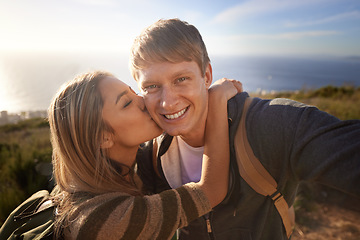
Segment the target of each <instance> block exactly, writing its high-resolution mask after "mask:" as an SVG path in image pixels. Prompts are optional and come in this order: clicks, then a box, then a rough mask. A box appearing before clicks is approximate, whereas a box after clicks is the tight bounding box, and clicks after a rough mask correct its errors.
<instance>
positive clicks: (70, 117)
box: [48, 71, 141, 232]
mask: <svg viewBox="0 0 360 240" xmlns="http://www.w3.org/2000/svg"><path fill="white" fill-rule="evenodd" d="M111 76H112V75H111V74H110V73H107V72H100V71H96V72H92V73H86V74H83V75H80V76H78V77H76V78H75V79H74V80H73V81H71V82H69V83H67V84H66V85H64V86H63V87H62V88H61V89H60V90H59V92H58V93H57V94H56V95H55V97H54V99H53V101H52V102H51V104H50V107H49V109H48V118H49V124H50V132H51V143H52V147H53V159H52V163H53V168H54V176H55V180H56V183H57V188H59V191H60V193H59V194H58V195H57V196H55V197H54V199H55V201H58V202H59V207H58V216H57V222H56V224H55V226H56V229H57V230H56V232H58V231H59V229H60V228H61V225H62V224H65V222H66V220H67V216H68V213H69V212H70V211H73V210H74V205H75V204H76V203H78V202H79V201H82V199H84V198H86V197H88V196H93V195H96V194H101V193H106V192H115V191H121V192H125V193H128V194H131V195H141V192H140V190H139V188H138V187H137V186H136V184H135V181H134V180H133V179H134V178H133V172H134V171H133V168H130V169H129V168H128V167H127V168H128V169H127V170H128V173H130V174H127V175H122V173H121V172H122V170H123V169H124V167H126V166H124V165H119V164H115V163H114V162H113V161H112V160H111V159H109V158H108V157H107V153H106V152H104V151H103V150H102V149H101V147H100V146H101V142H102V140H103V133H104V131H109V132H112V131H113V130H112V129H111V128H110V127H109V126H108V125H107V124H106V122H105V121H104V120H103V118H102V108H103V100H102V97H101V93H100V91H99V88H98V85H99V82H100V81H101V80H102V79H104V78H106V77H111Z"/></svg>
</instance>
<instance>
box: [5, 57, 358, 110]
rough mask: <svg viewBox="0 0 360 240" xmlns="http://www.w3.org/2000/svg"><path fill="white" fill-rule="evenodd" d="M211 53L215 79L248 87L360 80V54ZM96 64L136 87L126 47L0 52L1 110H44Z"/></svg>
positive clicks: (284, 87)
mask: <svg viewBox="0 0 360 240" xmlns="http://www.w3.org/2000/svg"><path fill="white" fill-rule="evenodd" d="M210 57H211V62H212V67H213V77H214V81H215V80H216V79H219V78H222V77H227V78H233V79H237V80H240V81H241V82H242V83H243V87H244V90H245V91H248V92H258V91H268V92H269V91H284V90H286V91H287V90H291V91H293V90H299V89H302V88H319V87H322V86H326V85H335V86H342V85H353V86H360V58H359V57H348V58H340V57H337V58H336V57H270V56H262V57H261V56H241V57H234V56H231V57H229V56H227V57H225V56H210ZM97 69H100V70H106V71H109V72H111V73H113V74H115V76H116V77H118V78H119V79H121V80H123V81H124V82H126V83H127V84H129V85H130V86H131V87H132V88H133V89H134V90H135V91H138V89H137V86H136V82H135V81H134V80H133V79H132V77H131V75H130V72H129V70H128V55H127V54H126V53H125V54H124V53H107V54H84V53H82V54H74V53H56V54H55V53H21V54H20V53H18V54H14V53H11V54H9V53H7V54H4V53H1V54H0V111H4V110H6V111H8V112H9V113H17V112H21V111H37V110H46V109H47V107H48V106H49V104H50V101H51V99H52V97H53V95H54V94H55V93H56V91H57V90H58V88H59V87H60V86H61V85H62V84H63V83H65V82H66V81H68V80H70V79H72V78H73V77H74V76H75V75H77V74H79V73H83V72H85V71H91V70H97Z"/></svg>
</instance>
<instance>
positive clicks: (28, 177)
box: [0, 86, 360, 225]
mask: <svg viewBox="0 0 360 240" xmlns="http://www.w3.org/2000/svg"><path fill="white" fill-rule="evenodd" d="M251 95H252V96H256V94H251ZM260 97H261V98H275V97H284V98H290V99H294V100H297V101H301V102H304V103H307V104H311V105H315V106H317V107H319V108H320V109H321V110H323V111H327V112H329V113H331V114H333V115H335V116H337V117H338V118H340V119H344V120H345V119H360V88H355V87H351V86H344V87H333V86H327V87H323V88H320V89H316V90H306V89H302V90H300V91H298V92H279V93H275V94H268V95H261V96H260ZM51 151H52V150H51V144H50V140H49V125H48V123H47V121H46V120H45V119H39V118H37V119H30V120H26V121H22V122H20V123H17V124H9V125H3V126H0V225H1V224H2V223H3V222H4V220H5V219H6V217H7V216H8V214H9V213H10V212H11V211H12V210H13V209H14V208H15V207H16V206H17V205H18V204H19V203H21V202H22V201H24V200H25V199H26V198H27V197H29V196H30V195H31V194H33V193H34V192H36V191H38V190H40V189H51V187H52V182H51V176H49V174H51V165H50V162H51ZM49 165H50V166H49ZM309 198H311V197H309V195H302V196H300V197H299V201H298V203H297V206H299V205H302V206H303V207H305V208H307V209H312V208H313V205H311V204H310V203H309V200H308V199H309Z"/></svg>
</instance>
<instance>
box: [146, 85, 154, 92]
mask: <svg viewBox="0 0 360 240" xmlns="http://www.w3.org/2000/svg"><path fill="white" fill-rule="evenodd" d="M156 87H157V85H155V84H153V85H149V86H146V87H143V91H144V92H146V91H149V90H151V89H154V88H156Z"/></svg>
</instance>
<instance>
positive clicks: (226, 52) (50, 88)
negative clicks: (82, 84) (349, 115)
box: [0, 0, 360, 112]
mask: <svg viewBox="0 0 360 240" xmlns="http://www.w3.org/2000/svg"><path fill="white" fill-rule="evenodd" d="M161 18H163V19H167V18H180V19H181V20H184V21H187V22H189V23H190V24H193V25H194V26H196V27H197V28H198V30H199V31H200V33H201V34H202V37H203V39H204V41H205V44H206V46H207V50H208V52H209V56H210V58H211V60H212V63H213V66H215V65H216V60H217V59H220V60H221V59H228V60H226V61H227V62H226V63H225V64H226V66H233V63H232V62H231V61H232V60H231V59H235V58H236V57H238V56H240V57H248V56H260V57H263V56H266V57H267V56H270V57H274V56H285V57H287V56H291V57H293V56H295V57H304V58H308V57H310V58H313V57H320V58H324V57H325V58H328V57H335V58H339V57H340V58H348V57H352V59H360V1H359V0H243V1H239V0H237V1H236V0H216V1H214V0H182V1H172V0H167V1H160V0H151V1H149V0H126V1H125V0H31V1H29V0H0V111H2V110H8V111H10V112H19V111H24V110H29V109H33V110H35V109H46V108H47V106H48V105H49V102H50V100H51V98H52V96H53V95H54V94H55V92H56V91H57V89H58V88H59V87H60V86H61V85H62V84H63V83H64V82H66V81H67V80H70V79H72V78H73V77H74V76H75V75H77V74H79V73H81V72H85V71H91V70H98V69H100V70H106V71H110V72H111V73H114V74H115V76H116V77H118V78H119V79H121V80H123V81H125V82H126V83H127V84H129V85H130V86H131V87H132V88H134V89H137V86H136V82H135V81H134V80H133V79H132V77H131V75H130V72H129V69H128V56H129V52H130V48H131V45H132V42H133V40H134V38H135V37H136V36H137V35H138V34H140V32H141V31H142V30H143V29H144V28H145V27H147V26H149V25H151V24H152V23H154V22H156V21H157V20H159V19H161ZM227 56H230V57H227ZM232 57H235V58H232ZM248 59H249V58H248ZM269 59H271V58H269ZM237 68H238V67H236V69H237ZM231 69H233V68H231ZM254 69H255V70H256V68H254ZM246 70H248V69H246ZM255 70H254V71H255ZM221 71H222V70H221V69H220V68H217V71H215V70H214V77H225V76H226V77H231V78H238V77H239V78H242V77H241V76H242V75H241V76H240V75H236V73H235V74H232V73H228V72H226V73H223V72H221ZM239 71H240V70H239ZM216 74H217V75H216ZM320 74H321V73H320ZM215 75H216V76H215ZM224 75H225V76H224ZM238 80H241V81H244V86H245V89H246V87H247V86H250V84H249V81H253V79H238Z"/></svg>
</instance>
